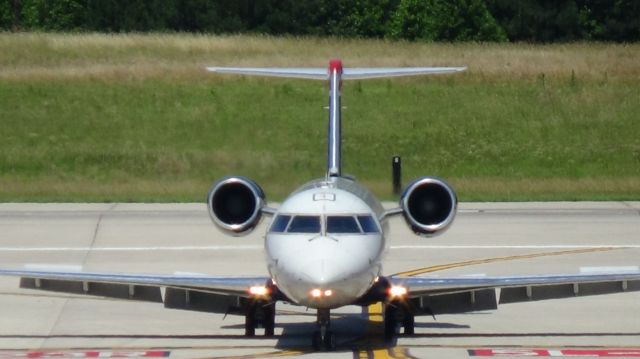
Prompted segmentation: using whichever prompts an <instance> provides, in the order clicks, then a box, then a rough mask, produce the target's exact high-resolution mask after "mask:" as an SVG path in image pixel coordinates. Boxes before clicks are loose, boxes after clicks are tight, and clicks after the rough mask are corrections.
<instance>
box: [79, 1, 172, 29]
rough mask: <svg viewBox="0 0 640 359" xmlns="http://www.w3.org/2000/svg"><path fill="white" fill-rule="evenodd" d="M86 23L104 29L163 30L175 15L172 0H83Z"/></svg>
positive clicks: (168, 26) (168, 27)
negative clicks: (85, 2)
mask: <svg viewBox="0 0 640 359" xmlns="http://www.w3.org/2000/svg"><path fill="white" fill-rule="evenodd" d="M86 1H87V6H86V8H87V27H88V28H89V29H91V30H96V31H105V32H123V31H166V30H168V29H171V25H172V24H175V22H176V20H175V18H176V17H177V10H176V3H175V1H174V0H147V1H145V0H86Z"/></svg>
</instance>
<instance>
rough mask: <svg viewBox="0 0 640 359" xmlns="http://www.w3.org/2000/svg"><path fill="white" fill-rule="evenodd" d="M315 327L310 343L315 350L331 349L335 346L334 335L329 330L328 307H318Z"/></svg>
mask: <svg viewBox="0 0 640 359" xmlns="http://www.w3.org/2000/svg"><path fill="white" fill-rule="evenodd" d="M316 323H317V329H316V331H315V332H314V333H313V338H312V339H311V344H312V345H313V348H314V349H315V350H320V349H324V350H326V351H331V350H333V349H335V348H336V335H335V333H334V332H332V331H331V330H330V328H331V317H330V311H329V309H318V314H317V322H316Z"/></svg>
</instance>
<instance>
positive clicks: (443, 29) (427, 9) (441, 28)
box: [387, 0, 506, 41]
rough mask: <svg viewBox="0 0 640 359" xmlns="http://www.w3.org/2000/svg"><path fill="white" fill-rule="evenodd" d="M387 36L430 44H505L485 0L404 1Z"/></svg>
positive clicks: (504, 36)
mask: <svg viewBox="0 0 640 359" xmlns="http://www.w3.org/2000/svg"><path fill="white" fill-rule="evenodd" d="M387 35H388V36H389V37H392V38H403V39H409V40H426V41H504V40H506V35H505V33H504V31H503V30H502V28H501V27H500V26H499V25H498V24H497V22H496V21H495V19H494V18H493V16H492V15H491V13H490V12H489V11H488V9H487V7H486V5H485V2H484V1H483V0H455V1H445V0H401V1H400V4H399V6H398V8H397V9H396V11H395V13H394V14H393V18H392V20H391V25H390V27H389V30H388V33H387Z"/></svg>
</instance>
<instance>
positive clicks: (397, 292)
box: [389, 285, 408, 298]
mask: <svg viewBox="0 0 640 359" xmlns="http://www.w3.org/2000/svg"><path fill="white" fill-rule="evenodd" d="M407 293H408V291H407V288H405V287H403V286H400V285H392V286H391V287H390V288H389V297H391V298H398V297H405V296H406V295H407Z"/></svg>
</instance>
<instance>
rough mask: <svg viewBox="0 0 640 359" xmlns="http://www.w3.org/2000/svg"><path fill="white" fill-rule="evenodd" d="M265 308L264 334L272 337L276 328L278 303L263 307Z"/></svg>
mask: <svg viewBox="0 0 640 359" xmlns="http://www.w3.org/2000/svg"><path fill="white" fill-rule="evenodd" d="M263 310H264V336H265V337H272V336H273V335H274V334H275V328H276V303H272V304H269V305H267V306H265V307H263Z"/></svg>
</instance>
